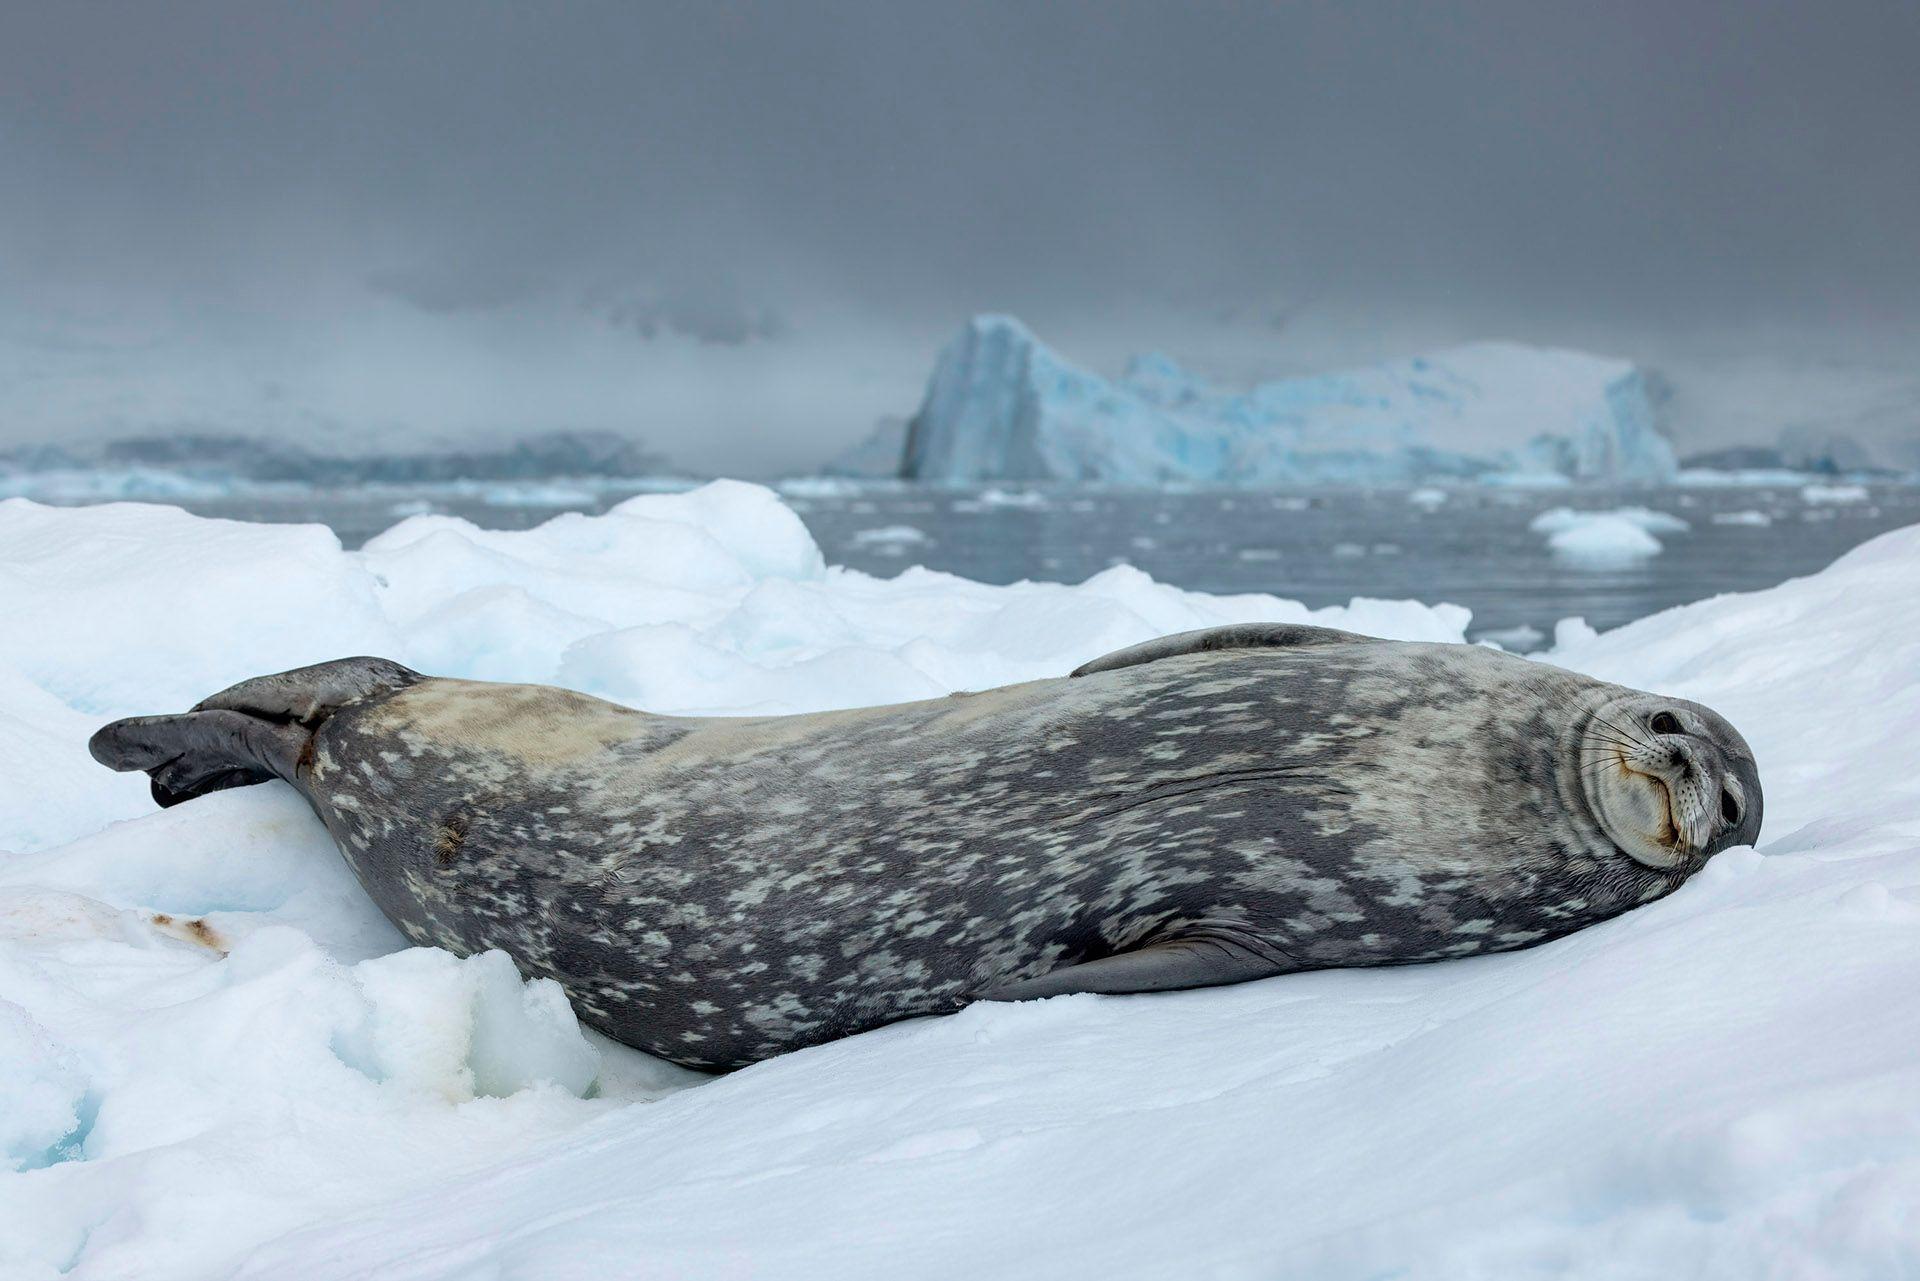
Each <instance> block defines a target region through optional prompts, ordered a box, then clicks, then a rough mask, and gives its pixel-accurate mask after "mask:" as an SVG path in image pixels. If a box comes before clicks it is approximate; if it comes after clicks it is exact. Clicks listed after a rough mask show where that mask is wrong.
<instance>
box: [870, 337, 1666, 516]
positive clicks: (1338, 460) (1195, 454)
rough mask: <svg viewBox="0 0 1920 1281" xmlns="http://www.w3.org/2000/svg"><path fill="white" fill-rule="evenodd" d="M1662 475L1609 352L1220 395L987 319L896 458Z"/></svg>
mask: <svg viewBox="0 0 1920 1281" xmlns="http://www.w3.org/2000/svg"><path fill="white" fill-rule="evenodd" d="M1677 470H1678V469H1677V466H1676V464H1675V460H1674V454H1673V449H1672V447H1671V446H1670V445H1669V444H1668V442H1667V440H1666V438H1665V437H1664V436H1663V435H1662V434H1661V433H1660V430H1659V428H1658V426H1657V424H1656V419H1655V414H1654V410H1653V405H1652V403H1651V401H1650V400H1649V398H1648V395H1647V387H1646V382H1645V380H1644V379H1643V378H1642V376H1641V374H1640V371H1639V370H1638V369H1636V368H1635V367H1634V366H1633V365H1632V364H1630V363H1628V362H1626V361H1621V360H1611V359H1607V358H1605V357H1601V356H1594V355H1589V354H1587V353H1584V352H1575V351H1559V350H1552V349H1546V348H1538V347H1527V346H1523V345H1520V344H1517V343H1494V342H1488V343H1474V344H1471V345H1468V346H1464V347H1456V348H1451V349H1449V350H1446V351H1442V352H1438V353H1435V354H1433V355H1428V356H1416V357H1412V358H1410V359H1405V360H1396V361H1390V362H1388V363H1385V364H1380V365H1373V366H1368V367H1366V368H1362V369H1353V370H1347V371H1344V372H1340V373H1330V374H1322V375H1317V376H1314V377H1310V378H1289V379H1283V380H1280V381H1276V382H1269V383H1262V384H1260V385H1258V386H1255V387H1253V388H1251V389H1248V390H1232V389H1224V388H1220V387H1217V386H1215V385H1213V384H1211V383H1209V382H1207V381H1206V380H1204V379H1202V378H1200V377H1198V376H1196V375H1194V374H1192V373H1190V372H1188V371H1187V370H1185V369H1182V368H1181V367H1180V366H1179V365H1178V364H1177V363H1175V362H1174V361H1173V360H1171V359H1169V358H1168V357H1166V356H1161V355H1148V356H1140V357H1136V358H1135V359H1134V360H1133V362H1132V363H1131V364H1130V365H1129V367H1128V368H1127V371H1126V373H1125V374H1123V375H1122V376H1121V377H1120V378H1119V379H1117V380H1110V379H1106V378H1102V377H1100V376H1099V375H1097V374H1094V373H1092V372H1090V371H1088V370H1085V369H1082V368H1080V367H1079V366H1077V365H1073V364H1071V363H1069V362H1067V361H1065V360H1063V359H1061V358H1060V357H1059V356H1058V355H1056V354H1055V353H1054V352H1053V351H1051V350H1050V349H1048V348H1047V346H1046V345H1045V344H1043V343H1042V342H1040V340H1039V339H1037V338H1035V337H1034V335H1033V333H1032V332H1031V331H1030V330H1028V329H1027V327H1026V326H1025V325H1023V324H1021V323H1020V322H1019V321H1018V320H1016V319H1014V318H1012V317H1011V316H991V315H990V316H978V317H975V318H974V319H973V320H972V321H971V322H970V323H969V324H968V325H967V328H966V330H965V332H963V333H962V334H961V335H960V337H959V338H957V339H955V340H954V341H953V342H952V343H951V344H949V345H948V347H947V348H946V350H945V351H944V352H942V353H941V356H940V362H939V365H938V367H937V368H936V369H935V370H934V373H933V378H932V380H931V381H930V382H929V383H928V385H927V392H926V398H925V400H924V401H923V402H922V404H921V406H920V411H919V413H918V414H916V415H915V416H914V418H913V420H912V422H911V423H910V424H909V425H908V429H907V432H906V441H905V446H904V450H903V453H902V455H901V465H900V474H901V475H903V476H905V477H907V478H908V479H914V480H930V481H961V482H965V481H998V480H1017V481H1068V482H1073V481H1091V482H1099V483H1105V484H1117V485H1161V484H1167V483H1188V484H1226V485H1256V486H1258V485H1295V484H1329V483H1332V484H1342V483H1344V484H1380V485H1394V484H1413V483H1416V482H1419V481H1423V480H1432V479H1445V478H1454V479H1460V480H1467V479H1473V478H1478V477H1485V476H1490V475H1495V474H1503V475H1508V476H1515V475H1518V476H1529V477H1538V478H1545V479H1555V480H1575V481H1585V482H1594V483H1659V482H1663V481H1668V480H1671V479H1672V478H1673V477H1674V475H1675V474H1676V472H1677Z"/></svg>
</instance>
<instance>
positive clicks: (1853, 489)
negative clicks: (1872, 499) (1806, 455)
mask: <svg viewBox="0 0 1920 1281" xmlns="http://www.w3.org/2000/svg"><path fill="white" fill-rule="evenodd" d="M1867 497H1868V494H1867V487H1866V486H1865V485H1807V486H1804V487H1802V489H1801V490H1800V501H1802V502H1805V503H1825V504H1838V503H1864V502H1866V501H1867Z"/></svg>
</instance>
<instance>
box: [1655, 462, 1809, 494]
mask: <svg viewBox="0 0 1920 1281" xmlns="http://www.w3.org/2000/svg"><path fill="white" fill-rule="evenodd" d="M1672 483H1673V484H1675V485H1683V486H1691V487H1693V488H1696V489H1731V488H1742V489H1751V488H1758V487H1762V486H1767V485H1773V486H1778V487H1780V488H1783V489H1787V488H1793V487H1796V486H1799V485H1804V484H1806V483H1807V473H1805V472H1801V471H1786V470H1782V469H1779V468H1770V467H1746V468H1738V469H1735V470H1731V471H1720V470H1718V469H1716V468H1710V467H1683V468H1681V469H1680V471H1679V473H1678V474H1677V475H1675V476H1674V478H1673V481H1672Z"/></svg>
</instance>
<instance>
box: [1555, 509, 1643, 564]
mask: <svg viewBox="0 0 1920 1281" xmlns="http://www.w3.org/2000/svg"><path fill="white" fill-rule="evenodd" d="M1547 546H1548V547H1549V548H1551V549H1552V551H1553V554H1554V555H1555V556H1558V557H1560V558H1561V559H1562V560H1566V561H1571V562H1575V563H1578V564H1582V565H1592V566H1610V565H1621V564H1630V563H1632V562H1633V561H1637V560H1644V559H1646V558H1647V557H1649V556H1658V555H1659V554H1660V551H1661V546H1660V540H1659V539H1657V538H1655V537H1654V536H1653V535H1652V534H1649V533H1648V532H1647V531H1646V528H1645V527H1644V526H1642V525H1641V524H1640V523H1639V522H1638V521H1635V520H1631V519H1629V518H1627V517H1625V516H1619V515H1615V514H1614V513H1612V512H1597V513H1592V514H1588V515H1585V516H1583V517H1582V518H1581V519H1578V520H1575V521H1572V522H1569V523H1566V524H1563V525H1560V526H1559V527H1557V528H1556V529H1555V530H1554V532H1553V534H1552V535H1550V536H1549V537H1548V539H1547Z"/></svg>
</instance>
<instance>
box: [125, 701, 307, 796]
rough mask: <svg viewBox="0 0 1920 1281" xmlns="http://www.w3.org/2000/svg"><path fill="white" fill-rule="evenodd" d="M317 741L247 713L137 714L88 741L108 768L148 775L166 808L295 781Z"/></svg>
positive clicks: (290, 727)
mask: <svg viewBox="0 0 1920 1281" xmlns="http://www.w3.org/2000/svg"><path fill="white" fill-rule="evenodd" d="M310 738H311V735H310V734H309V733H308V732H307V731H306V730H304V729H302V728H300V727H299V726H297V725H277V724H275V723H273V722H271V721H265V720H261V719H259V718H258V717H254V716H248V715H245V714H244V713H241V712H233V711H212V712H187V713H185V714H184V715H180V716H131V717H128V718H127V719H126V720H123V721H115V722H114V723H113V724H111V725H108V726H107V727H106V728H104V729H102V730H101V731H100V732H99V733H97V734H95V735H94V736H93V738H92V739H91V740H90V741H89V742H88V743H87V750H89V751H90V752H92V753H93V759H94V760H96V761H99V762H100V763H101V764H102V765H105V766H106V767H107V768H108V769H115V770H120V771H122V772H125V771H128V770H145V771H146V772H147V773H148V774H149V775H150V776H152V779H153V799H154V800H155V801H157V802H158V803H159V804H160V805H161V806H163V807H165V806H169V805H178V804H179V803H180V802H181V801H185V800H191V799H192V798H194V797H196V796H204V795H206V794H207V793H208V792H219V791H224V790H225V789H227V788H229V787H246V786H248V785H249V784H252V783H264V782H266V781H267V780H268V779H271V778H284V779H287V780H289V781H291V780H292V779H293V778H294V775H295V773H296V771H297V770H298V768H299V762H300V755H301V753H302V752H304V751H305V750H306V747H307V742H308V740H309V739H310Z"/></svg>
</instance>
